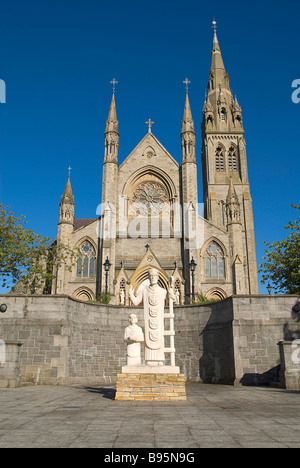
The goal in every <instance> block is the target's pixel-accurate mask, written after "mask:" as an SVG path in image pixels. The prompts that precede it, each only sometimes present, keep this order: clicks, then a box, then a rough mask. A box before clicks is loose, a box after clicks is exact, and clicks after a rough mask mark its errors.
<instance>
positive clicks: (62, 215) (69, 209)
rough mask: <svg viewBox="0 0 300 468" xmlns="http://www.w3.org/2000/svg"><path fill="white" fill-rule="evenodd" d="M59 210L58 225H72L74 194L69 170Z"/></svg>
mask: <svg viewBox="0 0 300 468" xmlns="http://www.w3.org/2000/svg"><path fill="white" fill-rule="evenodd" d="M59 206H60V210H59V224H72V225H73V223H74V214H75V210H74V208H75V202H74V194H73V190H72V186H71V175H70V169H69V177H68V181H67V185H66V188H65V191H64V193H63V195H62V197H61V201H60V205H59Z"/></svg>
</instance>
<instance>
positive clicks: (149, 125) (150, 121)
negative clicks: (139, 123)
mask: <svg viewBox="0 0 300 468" xmlns="http://www.w3.org/2000/svg"><path fill="white" fill-rule="evenodd" d="M145 124H147V125H148V127H149V130H148V132H149V133H152V132H151V127H152V125H154V124H155V122H152V120H151V119H149V120H148V122H145Z"/></svg>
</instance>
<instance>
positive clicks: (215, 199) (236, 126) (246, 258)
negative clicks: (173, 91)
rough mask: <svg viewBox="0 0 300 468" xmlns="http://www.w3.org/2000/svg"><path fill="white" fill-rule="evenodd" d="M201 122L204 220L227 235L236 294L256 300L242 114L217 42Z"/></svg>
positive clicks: (214, 23)
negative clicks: (252, 295) (253, 296)
mask: <svg viewBox="0 0 300 468" xmlns="http://www.w3.org/2000/svg"><path fill="white" fill-rule="evenodd" d="M213 26H214V39H213V51H212V61H211V69H210V75H209V82H208V89H207V96H206V99H205V103H204V108H203V121H202V176H203V200H204V206H205V217H206V219H207V220H208V221H210V222H212V223H213V224H215V225H216V226H219V227H220V228H222V229H225V230H227V232H228V234H229V239H230V252H229V255H230V265H231V268H232V278H233V283H234V293H235V294H258V278H257V263H256V249H255V238H254V221H253V210H252V199H251V195H250V185H249V179H248V168H247V156H246V141H245V138H244V133H245V132H244V128H243V118H242V109H241V107H240V105H239V103H238V100H237V98H236V96H235V97H233V95H232V92H231V89H230V85H229V76H228V73H227V71H226V70H225V67H224V62H223V58H222V54H221V49H220V45H219V41H218V37H217V29H216V22H215V21H214V22H213Z"/></svg>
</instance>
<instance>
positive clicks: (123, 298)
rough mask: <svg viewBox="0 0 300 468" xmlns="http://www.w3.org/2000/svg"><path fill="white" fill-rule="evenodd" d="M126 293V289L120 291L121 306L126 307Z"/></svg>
mask: <svg viewBox="0 0 300 468" xmlns="http://www.w3.org/2000/svg"><path fill="white" fill-rule="evenodd" d="M125 297H126V296H125V291H124V289H121V291H120V305H125Z"/></svg>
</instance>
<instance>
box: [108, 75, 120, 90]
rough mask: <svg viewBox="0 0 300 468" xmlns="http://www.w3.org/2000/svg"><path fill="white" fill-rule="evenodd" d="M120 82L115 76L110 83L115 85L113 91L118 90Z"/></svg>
mask: <svg viewBox="0 0 300 468" xmlns="http://www.w3.org/2000/svg"><path fill="white" fill-rule="evenodd" d="M118 83H119V82H118V81H117V80H116V78H113V79H112V80H111V82H110V84H112V85H113V92H115V90H116V84H118Z"/></svg>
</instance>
